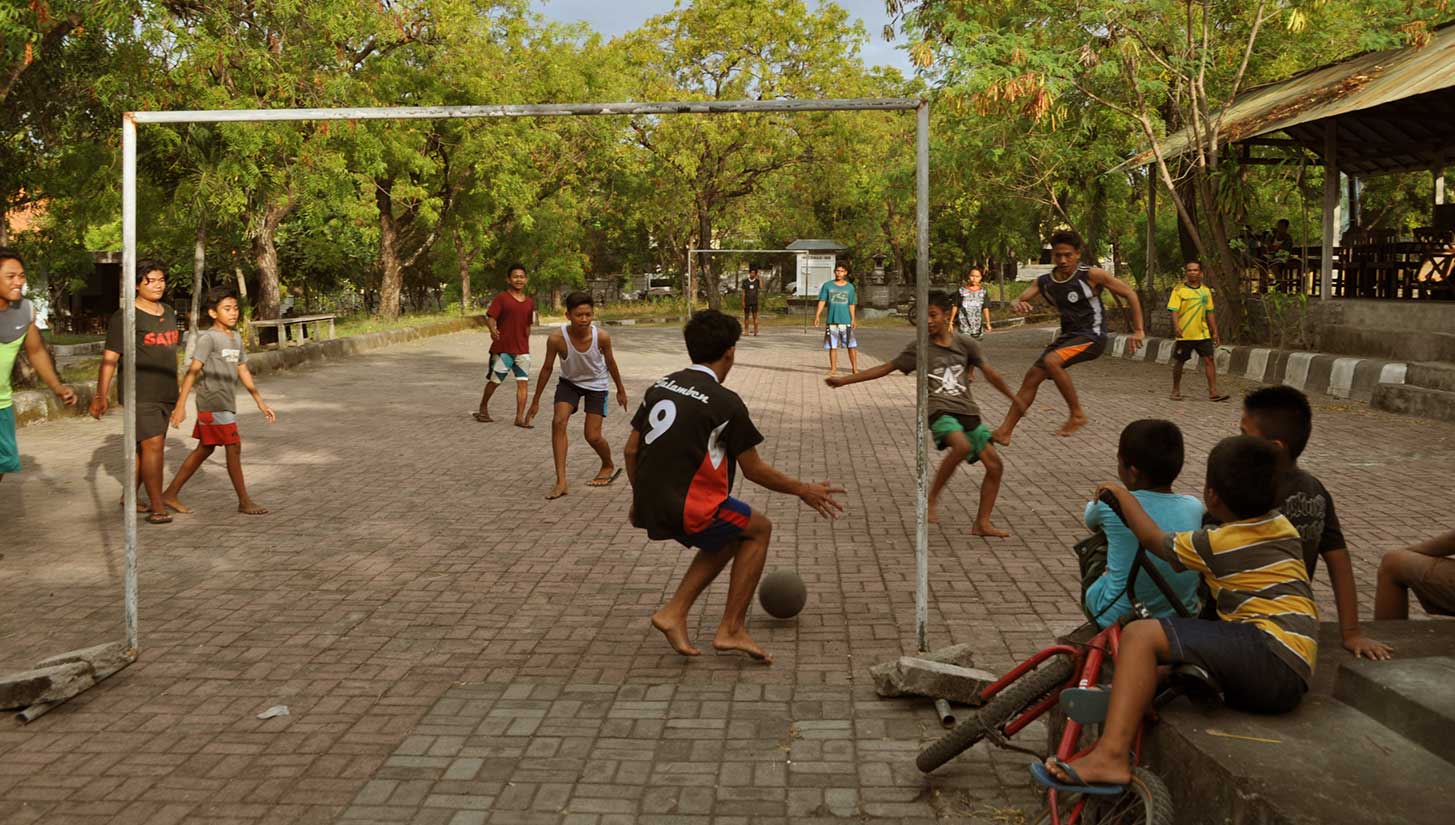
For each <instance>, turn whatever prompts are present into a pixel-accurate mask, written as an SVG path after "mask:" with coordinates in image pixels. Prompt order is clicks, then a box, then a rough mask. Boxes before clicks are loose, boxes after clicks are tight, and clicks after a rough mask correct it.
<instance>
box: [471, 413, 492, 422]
mask: <svg viewBox="0 0 1455 825" xmlns="http://www.w3.org/2000/svg"><path fill="white" fill-rule="evenodd" d="M470 417H471V418H473V419H475V420H476V421H479V422H480V423H481V424H489V423H491V422H492V421H494V420H495V419H493V418H491V417H490V416H488V415H482V414H481V413H477V412H476V413H470Z"/></svg>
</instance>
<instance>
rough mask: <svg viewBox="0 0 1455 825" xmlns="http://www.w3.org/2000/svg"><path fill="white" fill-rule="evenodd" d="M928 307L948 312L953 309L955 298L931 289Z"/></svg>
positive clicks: (941, 291)
mask: <svg viewBox="0 0 1455 825" xmlns="http://www.w3.org/2000/svg"><path fill="white" fill-rule="evenodd" d="M930 306H932V307H939V308H940V309H942V310H944V311H945V312H949V311H951V310H953V309H954V308H955V297H954V296H953V295H951V294H950V293H948V292H945V291H944V290H941V289H932V290H930Z"/></svg>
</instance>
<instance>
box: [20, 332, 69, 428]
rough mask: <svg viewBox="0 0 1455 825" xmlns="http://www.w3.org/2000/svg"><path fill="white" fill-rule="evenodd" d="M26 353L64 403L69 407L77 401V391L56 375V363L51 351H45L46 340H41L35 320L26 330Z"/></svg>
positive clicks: (40, 374) (39, 373)
mask: <svg viewBox="0 0 1455 825" xmlns="http://www.w3.org/2000/svg"><path fill="white" fill-rule="evenodd" d="M25 354H26V356H27V357H28V358H30V365H31V366H32V367H34V368H35V373H36V375H39V376H40V380H42V381H44V382H45V385H46V386H47V387H50V390H51V392H53V393H55V395H56V398H59V399H60V400H61V403H62V404H64V405H66V406H68V407H69V406H71V405H73V404H75V403H76V391H75V390H73V389H71V388H70V387H68V386H66V385H65V384H62V383H61V377H60V376H59V375H56V368H55V365H54V364H52V363H51V356H50V353H48V352H46V351H45V342H44V341H42V340H41V337H40V329H39V328H37V327H36V325H35V323H34V322H31V325H30V328H29V329H27V330H26V331H25Z"/></svg>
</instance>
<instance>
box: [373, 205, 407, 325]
mask: <svg viewBox="0 0 1455 825" xmlns="http://www.w3.org/2000/svg"><path fill="white" fill-rule="evenodd" d="M393 188H394V181H393V180H389V179H381V180H375V181H374V202H375V203H376V204H377V205H378V207H379V265H380V266H381V267H383V270H384V274H383V278H382V279H381V280H380V282H379V316H380V317H381V318H388V319H391V320H392V319H394V318H398V317H399V294H400V292H401V291H402V290H403V287H404V266H403V264H402V263H401V262H400V260H399V224H398V222H397V221H395V220H394V195H393V191H392V190H393Z"/></svg>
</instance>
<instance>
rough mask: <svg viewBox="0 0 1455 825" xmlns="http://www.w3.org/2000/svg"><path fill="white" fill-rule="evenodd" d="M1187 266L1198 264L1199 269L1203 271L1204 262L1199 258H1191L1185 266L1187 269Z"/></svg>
mask: <svg viewBox="0 0 1455 825" xmlns="http://www.w3.org/2000/svg"><path fill="white" fill-rule="evenodd" d="M1187 264H1197V268H1198V269H1203V265H1202V261H1199V260H1198V259H1197V258H1189V259H1188V260H1187V263H1184V264H1183V266H1184V267H1186V266H1187Z"/></svg>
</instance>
